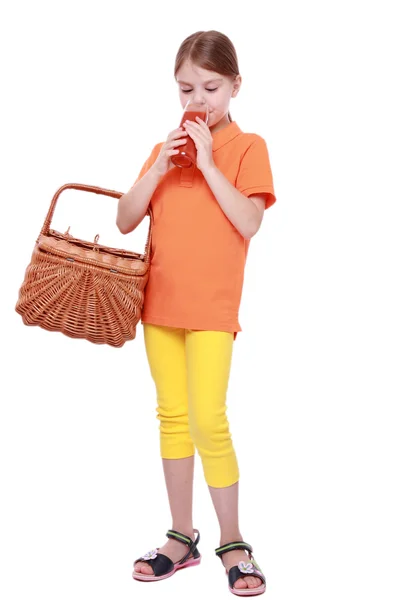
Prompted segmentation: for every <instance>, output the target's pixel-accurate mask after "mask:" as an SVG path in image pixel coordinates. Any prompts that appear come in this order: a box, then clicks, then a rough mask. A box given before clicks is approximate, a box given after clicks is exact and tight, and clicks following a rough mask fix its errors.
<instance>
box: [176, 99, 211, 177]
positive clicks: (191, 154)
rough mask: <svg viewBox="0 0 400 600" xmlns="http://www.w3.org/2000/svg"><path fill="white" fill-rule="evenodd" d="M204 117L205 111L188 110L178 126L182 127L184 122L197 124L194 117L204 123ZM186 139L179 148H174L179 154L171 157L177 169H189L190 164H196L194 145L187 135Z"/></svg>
mask: <svg viewBox="0 0 400 600" xmlns="http://www.w3.org/2000/svg"><path fill="white" fill-rule="evenodd" d="M206 116H207V113H206V111H205V110H204V111H200V110H188V111H186V112H184V113H183V117H182V120H181V122H180V125H179V126H180V127H182V125H183V123H184V122H185V121H194V122H195V123H197V121H196V117H200V119H202V121H205V120H206ZM186 138H187V141H186V144H182V145H181V146H179V147H177V148H176V149H177V150H179V154H174V155H173V156H171V161H172V162H173V163H174V165H176V166H177V167H191V166H192V164H196V157H197V150H196V146H195V143H194V141H193V140H192V138H191V137H190V135H189V134H187V136H186ZM180 139H181V138H180Z"/></svg>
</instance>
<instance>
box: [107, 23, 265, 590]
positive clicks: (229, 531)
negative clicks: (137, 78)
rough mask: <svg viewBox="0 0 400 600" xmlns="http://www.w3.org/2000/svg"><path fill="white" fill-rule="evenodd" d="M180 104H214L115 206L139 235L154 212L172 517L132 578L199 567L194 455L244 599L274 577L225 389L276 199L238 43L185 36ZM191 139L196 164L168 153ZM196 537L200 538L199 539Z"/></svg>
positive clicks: (153, 296)
mask: <svg viewBox="0 0 400 600" xmlns="http://www.w3.org/2000/svg"><path fill="white" fill-rule="evenodd" d="M175 79H176V81H177V84H178V90H179V99H180V102H181V105H182V107H184V106H185V104H186V102H187V100H188V99H189V98H191V99H193V100H194V101H196V102H199V103H204V104H207V105H208V109H209V118H208V123H207V124H206V123H205V122H204V121H202V120H201V119H199V118H197V119H196V122H186V123H185V124H184V126H183V127H181V128H178V129H174V130H173V131H171V133H170V134H169V135H168V137H167V140H166V141H165V142H164V143H159V144H157V145H156V146H155V147H154V148H153V150H152V152H151V154H150V156H149V157H148V159H147V160H146V162H145V163H144V165H143V168H142V170H141V172H140V174H139V177H138V179H137V180H136V182H135V183H134V185H133V186H132V188H131V189H130V190H129V191H128V192H127V193H126V194H124V195H123V196H122V197H121V198H120V200H119V204H118V215H117V225H118V227H119V229H120V231H121V232H122V233H129V232H131V231H133V230H134V229H135V228H136V227H137V226H138V224H139V223H140V222H141V221H142V219H143V218H144V216H145V215H146V211H147V208H148V206H149V203H150V204H151V208H152V212H153V216H154V227H153V240H152V248H151V251H152V256H151V268H150V277H149V280H148V283H147V286H146V292H145V302H144V307H143V311H142V323H143V327H144V340H145V347H146V353H147V358H148V361H149V366H150V370H151V375H152V378H153V379H154V383H155V387H156V391H157V418H158V419H159V420H160V449H161V457H162V459H163V469H164V474H165V481H166V486H167V491H168V498H169V505H170V510H171V516H172V529H169V530H168V532H167V534H166V535H167V537H168V540H167V542H166V544H164V546H162V547H160V548H157V549H155V550H151V551H149V552H147V553H146V554H144V555H142V556H141V557H140V559H137V560H135V562H134V571H133V573H132V576H133V577H134V578H135V579H140V580H146V581H156V580H158V579H164V578H166V577H170V576H171V575H173V574H174V573H175V572H176V570H178V569H180V568H183V567H187V566H192V565H197V564H199V563H200V559H201V556H200V554H199V551H198V548H197V544H198V542H199V539H200V534H199V531H198V530H197V529H193V523H192V487H193V466H194V454H195V449H197V451H198V453H199V455H200V458H201V461H202V466H203V470H204V477H205V480H206V482H207V484H208V486H209V490H210V494H211V498H212V501H213V505H214V507H215V510H216V514H217V518H218V521H219V525H220V529H221V537H220V540H219V541H220V546H219V547H218V548H217V549H216V550H215V552H216V554H217V556H219V557H220V559H221V561H222V563H223V565H224V568H225V572H226V574H227V575H228V580H229V589H230V590H231V591H232V592H233V593H235V594H237V595H250V594H251V595H255V594H261V593H263V592H264V591H265V577H264V575H263V573H262V572H261V570H260V568H259V567H258V565H257V563H256V562H255V560H254V558H253V555H252V552H253V549H252V547H251V546H250V545H249V544H247V543H246V542H244V541H243V538H242V535H241V533H240V529H239V522H238V480H239V469H238V463H237V458H236V455H235V450H234V448H233V445H232V440H231V435H230V431H229V423H228V420H227V416H226V392H227V387H228V379H229V372H230V364H231V356H232V349H233V342H234V340H235V338H236V335H237V333H238V332H239V331H241V327H240V325H239V322H238V311H239V304H240V299H241V294H242V286H243V277H244V267H245V262H246V257H247V251H248V247H249V241H250V238H251V237H252V236H253V235H254V234H255V233H256V232H257V231H258V229H259V227H260V225H261V221H262V218H263V214H264V211H265V209H267V208H268V207H269V206H271V205H272V204H273V203H274V202H275V200H276V198H275V195H274V188H273V180H272V174H271V168H270V163H269V156H268V150H267V147H266V143H265V141H264V139H263V138H262V137H261V136H259V135H257V134H255V133H243V132H242V131H241V130H240V128H239V126H238V124H237V123H236V122H235V121H232V118H231V115H230V112H229V103H230V100H231V98H235V97H236V96H237V94H238V92H239V89H240V86H241V76H240V74H239V68H238V62H237V56H236V52H235V49H234V47H233V45H232V42H231V41H230V40H229V38H227V37H226V36H225V35H223V34H222V33H219V32H217V31H207V32H204V31H200V32H197V33H195V34H193V35H191V36H189V37H188V38H187V39H185V40H184V42H183V43H182V45H181V47H180V48H179V51H178V54H177V56H176V63H175ZM187 136H190V137H191V138H192V139H193V140H194V143H195V146H196V150H197V164H196V165H193V166H192V167H189V168H180V167H177V166H174V165H173V164H172V162H171V157H172V156H174V155H175V154H178V153H179V148H180V147H181V146H182V145H183V144H185V143H186V139H187ZM196 534H197V535H196Z"/></svg>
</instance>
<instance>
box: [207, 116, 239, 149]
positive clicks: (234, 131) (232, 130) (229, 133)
mask: <svg viewBox="0 0 400 600" xmlns="http://www.w3.org/2000/svg"><path fill="white" fill-rule="evenodd" d="M240 133H242V131H241V129H240V128H239V125H238V124H237V123H236V121H231V122H230V123H229V125H226V126H225V127H224V128H223V129H220V130H219V131H216V132H215V133H212V134H211V135H212V138H213V151H215V150H219V148H221V146H225V144H227V143H228V142H230V141H231V140H233V139H234V138H235V137H236V136H238V135H239V134H240Z"/></svg>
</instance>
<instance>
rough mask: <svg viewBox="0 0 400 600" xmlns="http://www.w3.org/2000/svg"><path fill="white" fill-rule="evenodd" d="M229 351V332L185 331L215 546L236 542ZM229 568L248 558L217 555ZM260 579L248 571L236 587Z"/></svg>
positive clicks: (195, 433) (236, 553)
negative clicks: (214, 519) (216, 534)
mask: <svg viewBox="0 0 400 600" xmlns="http://www.w3.org/2000/svg"><path fill="white" fill-rule="evenodd" d="M232 350H233V334H231V333H227V332H223V331H191V330H187V332H186V357H187V367H188V392H189V426H190V433H191V436H192V439H193V441H194V443H195V445H196V447H197V450H198V452H199V455H200V457H201V460H202V464H203V470H204V476H205V479H206V482H207V483H208V486H209V490H210V494H211V498H212V501H213V504H214V508H215V511H216V513H217V518H218V522H219V525H220V528H221V537H220V545H222V544H226V543H228V542H235V541H242V540H243V538H242V536H241V533H240V529H239V516H238V503H239V502H238V498H239V468H238V464H237V459H236V454H235V451H234V448H233V445H232V439H231V435H230V431H229V423H228V419H227V416H226V408H227V407H226V395H227V389H228V381H229V374H230V366H231V359H232ZM222 560H223V563H224V566H225V567H226V569H227V570H229V569H230V568H231V567H232V566H234V565H237V564H238V562H239V561H241V560H244V561H246V562H247V561H248V555H247V554H246V552H245V551H244V550H232V551H231V552H227V553H226V554H224V555H223V556H222ZM259 585H261V580H260V579H259V578H258V577H254V576H248V577H244V578H241V579H239V580H238V581H237V582H236V583H235V587H236V588H240V589H241V588H246V587H258V586H259Z"/></svg>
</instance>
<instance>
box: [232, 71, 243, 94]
mask: <svg viewBox="0 0 400 600" xmlns="http://www.w3.org/2000/svg"><path fill="white" fill-rule="evenodd" d="M241 85H242V77H241V75H236V77H235V79H234V80H233V90H232V98H234V97H235V96H237V94H238V92H239V90H240V86H241Z"/></svg>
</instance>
